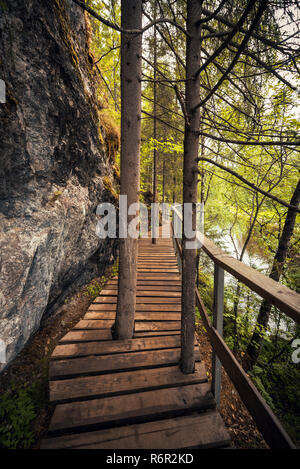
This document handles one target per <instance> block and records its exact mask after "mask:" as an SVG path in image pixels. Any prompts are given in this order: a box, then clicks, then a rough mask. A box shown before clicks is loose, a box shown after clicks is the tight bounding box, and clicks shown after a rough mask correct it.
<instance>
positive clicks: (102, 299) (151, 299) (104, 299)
mask: <svg viewBox="0 0 300 469" xmlns="http://www.w3.org/2000/svg"><path fill="white" fill-rule="evenodd" d="M105 303H106V304H108V303H109V304H116V303H117V297H116V296H104V295H103V296H98V297H97V298H95V300H94V301H93V303H92V304H91V305H90V307H89V310H90V309H94V307H95V306H97V305H100V304H105ZM141 303H143V304H146V303H149V304H154V303H164V304H167V303H175V304H180V303H181V299H180V297H178V296H168V297H161V296H160V295H159V294H156V295H155V296H137V298H136V304H141Z"/></svg>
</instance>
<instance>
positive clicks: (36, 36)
mask: <svg viewBox="0 0 300 469" xmlns="http://www.w3.org/2000/svg"><path fill="white" fill-rule="evenodd" d="M88 29H89V28H88V25H87V18H86V17H85V15H84V13H83V12H82V11H81V9H80V8H79V7H78V6H76V5H75V4H73V3H72V2H71V1H70V0H56V1H52V0H51V1H50V0H49V1H48V0H47V1H42V2H41V1H39V0H31V1H29V2H24V1H23V0H9V1H7V0H2V1H1V2H0V78H1V79H3V80H4V81H5V83H6V91H7V93H6V103H5V104H0V228H1V231H0V233H1V234H0V341H2V342H1V343H0V345H2V348H3V346H4V347H6V360H7V362H8V361H10V360H11V359H12V358H13V357H15V356H16V354H17V353H18V352H19V351H20V350H21V349H22V347H23V346H24V344H25V343H26V341H27V340H28V338H29V337H30V336H31V335H32V333H33V332H34V331H36V330H37V328H38V327H39V324H40V320H41V318H42V317H43V315H44V314H50V313H51V312H52V311H53V310H54V309H55V308H56V307H58V306H59V305H60V304H61V303H62V302H63V300H64V298H65V297H66V296H67V295H69V294H70V293H71V292H72V291H74V290H75V289H76V288H78V287H79V286H80V285H82V284H83V283H85V282H87V281H88V280H90V279H91V278H92V277H93V276H96V275H99V274H101V273H102V271H103V270H104V268H105V267H106V266H107V265H108V264H109V263H110V262H111V261H112V259H113V257H114V256H115V251H116V244H115V241H114V240H100V239H98V237H97V236H96V233H95V229H96V223H97V216H96V207H97V205H98V203H100V202H103V201H114V200H115V191H114V189H111V188H112V187H113V185H114V184H115V183H116V181H115V180H114V176H113V174H114V170H113V167H114V152H113V150H112V149H113V148H115V147H116V146H117V142H118V136H117V135H116V134H115V133H114V132H113V131H111V130H110V132H109V133H108V132H107V130H105V129H107V126H105V122H103V121H102V120H101V117H99V112H98V110H99V103H98V98H97V93H96V87H97V77H96V75H95V72H94V70H93V68H92V65H91V63H92V60H91V56H90V52H89V47H88V32H87V31H88ZM2 355H3V354H2ZM4 366H5V365H4V364H3V363H2V364H0V369H1V368H4Z"/></svg>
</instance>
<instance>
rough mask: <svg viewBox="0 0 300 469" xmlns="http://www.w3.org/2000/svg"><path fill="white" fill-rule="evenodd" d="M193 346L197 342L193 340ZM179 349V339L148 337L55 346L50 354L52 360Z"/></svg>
mask: <svg viewBox="0 0 300 469" xmlns="http://www.w3.org/2000/svg"><path fill="white" fill-rule="evenodd" d="M195 345H197V341H196V338H195ZM178 347H180V337H178V336H169V337H163V338H161V337H150V338H141V339H127V340H111V341H106V342H87V343H84V342H83V343H78V344H68V345H57V346H56V347H55V349H54V351H53V353H52V359H58V358H65V357H80V356H82V357H83V356H87V355H110V354H114V353H120V352H123V353H124V352H134V351H137V350H154V349H164V348H168V349H171V348H178Z"/></svg>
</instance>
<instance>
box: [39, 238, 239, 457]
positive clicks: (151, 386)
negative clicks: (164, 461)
mask: <svg viewBox="0 0 300 469" xmlns="http://www.w3.org/2000/svg"><path fill="white" fill-rule="evenodd" d="M180 284H181V282H180V274H179V270H178V266H177V261H176V257H175V254H174V250H173V246H172V241H171V240H170V239H158V240H157V244H156V245H152V244H151V240H150V239H142V240H139V257H138V287H137V290H138V293H137V308H136V316H135V333H134V338H133V339H131V340H120V341H116V340H112V339H111V332H110V328H111V326H112V325H113V323H114V318H115V312H116V301H117V279H116V278H115V279H112V280H110V281H109V282H108V283H107V285H106V286H105V288H104V290H102V292H101V295H100V296H99V297H98V298H96V299H95V301H94V302H93V304H92V305H91V306H90V307H89V309H88V311H87V313H86V315H85V316H84V318H83V319H82V320H81V321H79V323H78V324H77V325H76V326H75V327H74V329H72V330H71V331H70V332H69V333H68V334H66V335H65V336H64V337H63V338H62V339H61V341H60V344H59V345H58V346H57V347H56V348H55V350H54V352H53V354H52V360H51V364H50V372H49V374H50V376H49V379H50V385H49V386H50V401H51V402H54V403H56V407H55V411H54V414H53V417H52V419H51V423H50V427H49V434H48V436H47V438H46V439H45V440H44V441H43V442H42V445H41V448H45V449H46V448H47V449H56V448H74V449H75V448H101V449H102V448H104V449H169V448H173V449H179V448H221V447H226V446H227V445H228V444H229V442H230V441H229V436H228V433H227V431H226V429H225V427H224V424H223V421H222V419H221V417H220V415H219V413H218V412H217V411H216V410H215V402H214V399H213V396H212V394H211V392H210V387H209V384H208V382H207V376H206V371H205V368H204V365H203V363H202V362H201V360H200V354H199V348H198V345H197V342H196V341H195V348H196V356H197V363H196V372H195V373H194V374H190V375H184V374H182V373H181V371H180V369H179V367H178V361H179V358H180V314H181V286H180Z"/></svg>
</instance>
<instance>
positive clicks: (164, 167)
mask: <svg viewBox="0 0 300 469" xmlns="http://www.w3.org/2000/svg"><path fill="white" fill-rule="evenodd" d="M165 191H166V157H165V156H164V159H163V180H162V203H163V204H164V203H165Z"/></svg>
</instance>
